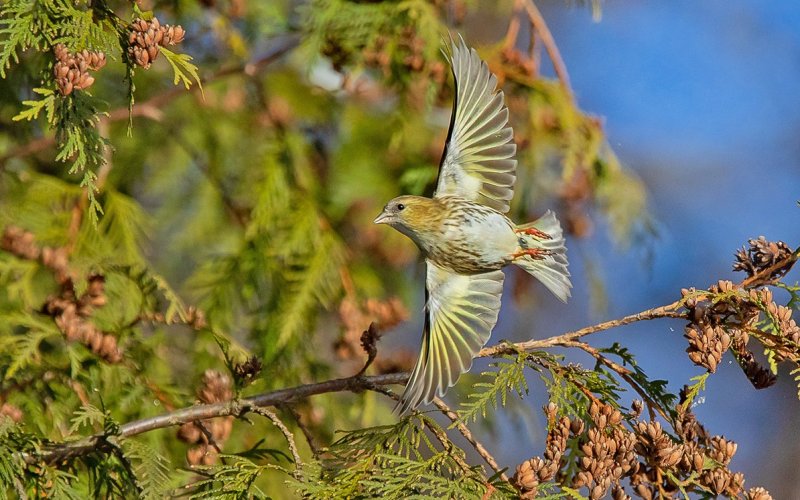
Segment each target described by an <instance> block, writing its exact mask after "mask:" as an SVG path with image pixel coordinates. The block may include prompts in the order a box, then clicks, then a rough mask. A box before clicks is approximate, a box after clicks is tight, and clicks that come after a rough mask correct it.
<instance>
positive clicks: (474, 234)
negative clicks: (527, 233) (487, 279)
mask: <svg viewBox="0 0 800 500" xmlns="http://www.w3.org/2000/svg"><path fill="white" fill-rule="evenodd" d="M447 201H448V203H446V206H447V208H448V217H446V218H445V219H444V220H443V222H442V225H441V228H440V231H439V234H438V235H437V237H436V238H432V245H431V248H430V249H429V251H428V252H427V253H428V255H427V256H428V258H430V259H431V260H433V261H434V262H435V263H437V264H438V265H440V266H443V267H446V268H449V269H452V270H453V271H455V272H458V273H462V274H475V273H481V272H488V271H494V270H497V269H500V268H502V267H503V266H505V265H506V264H508V263H509V262H510V255H511V254H512V253H513V252H514V250H515V249H516V246H517V237H516V235H515V233H514V226H513V224H512V223H511V221H509V220H508V218H507V217H506V216H505V215H503V214H501V213H499V212H497V211H495V210H493V209H491V208H489V207H486V206H484V205H480V204H477V203H473V202H469V201H466V200H460V201H458V202H454V201H453V200H447Z"/></svg>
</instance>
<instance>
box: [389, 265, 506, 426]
mask: <svg viewBox="0 0 800 500" xmlns="http://www.w3.org/2000/svg"><path fill="white" fill-rule="evenodd" d="M427 262H428V277H427V280H426V292H427V293H426V304H425V312H426V315H425V329H424V332H423V338H422V349H421V352H420V355H419V359H418V360H417V364H416V366H415V367H414V371H413V372H412V373H411V378H410V379H409V380H408V384H407V385H406V389H405V391H404V392H403V395H402V397H401V398H400V402H399V403H398V405H397V408H396V409H399V413H400V414H403V413H405V412H406V411H408V410H410V409H414V408H416V407H417V406H419V404H421V403H425V404H427V403H430V402H431V401H433V398H434V396H436V395H439V396H442V395H444V393H445V391H446V390H447V389H448V388H449V387H451V386H452V385H454V384H455V383H456V380H458V377H459V376H460V375H461V374H462V373H464V372H466V371H467V370H469V369H470V367H471V366H472V358H473V357H474V356H475V355H476V354H477V353H478V351H480V349H481V348H482V347H483V346H484V344H486V342H487V341H488V340H489V336H490V335H491V333H492V328H494V325H495V323H497V313H498V311H499V310H500V296H501V294H502V291H503V273H502V272H501V271H492V272H489V273H483V274H474V275H463V274H456V273H453V272H451V271H448V270H446V269H443V268H441V267H439V266H437V265H436V264H434V263H432V262H431V261H430V260H428V261H427Z"/></svg>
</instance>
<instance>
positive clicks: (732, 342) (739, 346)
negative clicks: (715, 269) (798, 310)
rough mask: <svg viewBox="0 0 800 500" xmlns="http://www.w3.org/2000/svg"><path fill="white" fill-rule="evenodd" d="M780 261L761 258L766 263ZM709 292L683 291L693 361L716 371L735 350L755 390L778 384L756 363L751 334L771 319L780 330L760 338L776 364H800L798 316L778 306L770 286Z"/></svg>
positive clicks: (725, 284) (723, 285) (719, 287)
mask: <svg viewBox="0 0 800 500" xmlns="http://www.w3.org/2000/svg"><path fill="white" fill-rule="evenodd" d="M753 241H754V246H755V247H757V248H761V247H762V246H764V245H761V244H759V243H758V240H753ZM767 247H768V248H771V247H769V246H767ZM776 248H778V249H780V248H782V247H781V246H777V247H776ZM776 252H778V253H780V251H779V250H776ZM758 255H761V254H758ZM771 255H772V254H771ZM773 257H774V256H773ZM776 259H777V260H776ZM780 260H781V258H778V257H774V258H772V257H771V258H767V257H763V258H761V257H759V258H758V259H756V261H758V262H766V263H770V262H773V261H780ZM756 272H758V271H756ZM708 292H709V293H708V294H705V293H699V292H698V291H697V290H695V289H694V288H690V289H683V290H681V294H682V295H683V297H684V306H685V307H686V309H687V312H688V314H687V316H688V318H689V323H688V324H687V325H686V327H685V329H684V337H686V339H687V340H688V341H689V346H688V348H687V349H686V352H687V353H688V355H689V359H691V360H692V362H693V363H695V364H696V365H699V366H702V367H704V368H706V369H707V370H708V371H710V372H714V371H716V369H717V366H718V365H719V363H720V362H721V360H722V356H723V355H724V353H725V351H727V350H728V349H730V350H731V351H732V352H733V354H734V356H735V357H736V360H737V361H738V362H739V365H740V366H741V367H742V370H743V371H744V373H745V375H747V377H748V379H749V380H750V382H751V383H752V384H753V386H754V387H756V388H759V389H761V388H764V387H769V386H770V385H772V384H774V383H775V381H776V378H775V376H774V375H773V374H772V373H771V372H770V371H769V370H768V369H766V368H764V367H763V366H762V365H761V364H760V363H759V362H758V361H757V360H756V359H755V357H754V356H753V354H752V353H751V352H750V350H749V349H748V346H747V344H748V342H749V341H750V336H751V332H752V333H756V334H759V332H761V329H762V326H759V325H760V324H761V323H760V322H762V321H763V320H770V322H771V323H772V324H773V325H774V326H775V327H776V328H775V332H774V333H770V334H768V335H767V334H764V333H763V332H761V333H760V334H759V336H758V340H759V341H760V342H761V343H762V344H764V346H766V347H767V348H768V349H770V351H772V352H773V353H774V357H775V360H776V361H778V362H780V361H784V360H788V361H791V362H794V363H798V362H800V326H798V325H797V322H796V321H795V319H793V318H792V309H790V308H788V307H786V306H782V305H779V304H777V303H775V300H774V298H773V296H772V292H771V291H770V290H769V289H768V288H750V289H746V288H742V287H737V286H735V285H734V284H733V283H732V282H730V281H727V280H722V281H719V282H717V283H716V284H715V285H712V286H710V287H709V289H708Z"/></svg>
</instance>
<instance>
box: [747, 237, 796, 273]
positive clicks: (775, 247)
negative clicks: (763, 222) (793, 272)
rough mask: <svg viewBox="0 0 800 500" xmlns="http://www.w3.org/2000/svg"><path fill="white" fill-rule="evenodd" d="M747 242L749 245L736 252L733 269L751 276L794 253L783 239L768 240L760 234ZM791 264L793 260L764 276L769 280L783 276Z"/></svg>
mask: <svg viewBox="0 0 800 500" xmlns="http://www.w3.org/2000/svg"><path fill="white" fill-rule="evenodd" d="M747 243H748V245H749V247H742V249H741V250H738V251H737V252H736V254H735V256H736V260H735V261H734V263H733V270H734V271H744V272H745V273H747V276H748V277H751V278H752V277H753V276H755V275H756V274H758V273H760V272H762V271H766V270H767V269H769V268H771V267H773V266H775V265H777V264H778V263H779V262H782V261H784V260H786V259H788V258H789V257H790V256H791V255H792V249H791V248H789V246H788V245H787V244H786V243H784V242H783V241H767V239H766V238H764V237H763V236H759V237H758V239H756V240H749V241H748V242H747ZM791 265H792V262H791V261H789V262H787V263H786V265H785V266H782V267H780V268H778V269H773V270H772V272H771V273H770V274H769V276H765V277H764V278H765V279H768V280H769V279H774V278H777V277H779V276H783V275H784V274H786V272H787V271H788V270H789V267H791Z"/></svg>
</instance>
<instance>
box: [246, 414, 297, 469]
mask: <svg viewBox="0 0 800 500" xmlns="http://www.w3.org/2000/svg"><path fill="white" fill-rule="evenodd" d="M250 411H252V412H253V413H258V414H259V415H262V416H264V417H266V418H268V419H269V420H270V422H272V424H273V425H274V426H275V427H277V428H278V430H280V431H281V434H283V437H284V438H286V444H287V445H288V446H289V452H290V453H291V454H292V458H293V459H294V468H295V474H297V472H298V471H299V470H300V468H301V467H302V466H303V461H302V460H301V459H300V453H298V451H297V443H295V441H294V435H293V434H292V433H291V431H289V429H288V428H287V427H286V424H284V423H283V422H282V421H281V419H280V418H278V416H277V415H276V414H275V413H274V412H272V411H270V410H269V409H267V408H263V407H260V406H254V407H252V408H251V409H250Z"/></svg>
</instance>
